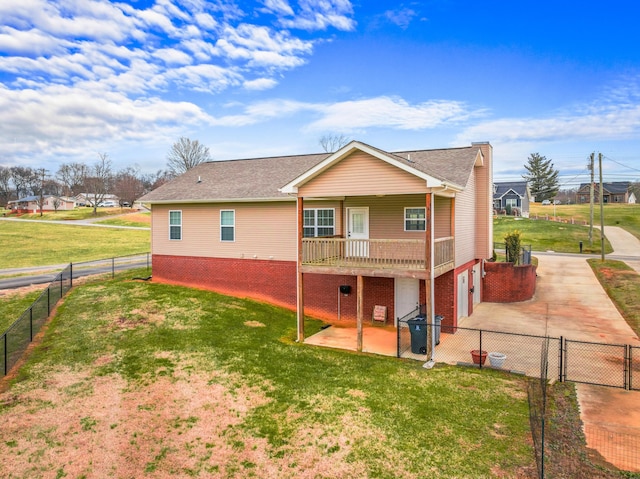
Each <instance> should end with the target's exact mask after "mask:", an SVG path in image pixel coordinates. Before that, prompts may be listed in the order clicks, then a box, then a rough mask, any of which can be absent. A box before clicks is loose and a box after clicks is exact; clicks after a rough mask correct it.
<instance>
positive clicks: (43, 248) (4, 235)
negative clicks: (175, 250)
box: [0, 221, 151, 268]
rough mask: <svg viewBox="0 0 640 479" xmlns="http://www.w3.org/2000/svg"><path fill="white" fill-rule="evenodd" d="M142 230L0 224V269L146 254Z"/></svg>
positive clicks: (146, 241)
mask: <svg viewBox="0 0 640 479" xmlns="http://www.w3.org/2000/svg"><path fill="white" fill-rule="evenodd" d="M150 242H151V239H150V233H149V231H144V230H128V229H116V228H99V227H95V226H76V225H69V226H67V225H55V224H47V223H44V224H39V223H34V222H24V223H22V222H19V221H0V244H2V245H3V251H2V252H0V254H1V255H2V260H1V261H0V265H2V266H1V267H2V268H20V267H27V266H42V265H52V264H64V263H70V262H73V263H77V262H82V261H90V260H95V259H102V258H110V257H115V256H125V255H128V254H134V253H141V252H147V251H149V249H150Z"/></svg>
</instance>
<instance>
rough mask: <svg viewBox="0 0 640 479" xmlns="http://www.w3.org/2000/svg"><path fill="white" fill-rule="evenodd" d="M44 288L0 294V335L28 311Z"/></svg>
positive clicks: (43, 286)
mask: <svg viewBox="0 0 640 479" xmlns="http://www.w3.org/2000/svg"><path fill="white" fill-rule="evenodd" d="M46 287H47V285H42V286H41V287H39V288H33V289H32V290H29V291H23V290H19V291H11V290H9V291H3V292H0V333H4V332H5V331H6V330H7V328H8V327H9V326H11V324H12V323H13V322H14V321H15V320H16V319H18V318H19V317H20V315H21V314H22V313H24V312H25V311H26V310H27V309H28V308H29V306H31V304H32V303H33V302H34V301H35V300H36V299H38V297H39V296H40V295H41V294H42V291H44V290H45V289H46Z"/></svg>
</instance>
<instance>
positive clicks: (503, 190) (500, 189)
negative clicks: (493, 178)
mask: <svg viewBox="0 0 640 479" xmlns="http://www.w3.org/2000/svg"><path fill="white" fill-rule="evenodd" d="M493 186H494V192H493V198H494V199H498V198H502V197H503V196H504V195H506V194H507V193H509V191H513V192H514V193H515V194H517V195H518V196H520V198H524V197H525V196H527V197H530V196H531V195H529V194H528V193H529V189H528V187H527V182H526V181H503V182H494V183H493Z"/></svg>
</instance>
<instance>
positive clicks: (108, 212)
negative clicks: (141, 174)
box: [14, 206, 134, 221]
mask: <svg viewBox="0 0 640 479" xmlns="http://www.w3.org/2000/svg"><path fill="white" fill-rule="evenodd" d="M132 211H134V210H132V209H131V208H97V211H96V214H93V208H86V207H82V206H80V207H77V208H74V209H73V210H59V211H44V212H43V213H42V216H40V213H32V214H28V215H21V216H17V218H20V219H25V220H48V221H50V220H56V221H66V220H86V219H91V218H96V217H103V216H113V215H119V214H123V213H131V212H132ZM14 217H15V216H14Z"/></svg>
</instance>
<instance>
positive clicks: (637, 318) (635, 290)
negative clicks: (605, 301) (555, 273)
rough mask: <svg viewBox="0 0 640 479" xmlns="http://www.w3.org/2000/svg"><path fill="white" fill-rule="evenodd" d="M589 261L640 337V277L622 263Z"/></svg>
mask: <svg viewBox="0 0 640 479" xmlns="http://www.w3.org/2000/svg"><path fill="white" fill-rule="evenodd" d="M587 261H588V262H589V265H591V269H593V271H594V273H595V275H596V277H597V278H598V281H600V284H601V285H602V287H603V288H604V290H605V291H606V292H607V294H608V295H609V297H610V298H611V300H612V301H613V303H614V304H615V305H616V308H618V311H620V314H622V316H623V317H624V319H625V321H626V322H627V324H628V325H629V326H630V327H631V329H633V331H634V332H635V333H636V335H638V336H640V301H638V298H640V275H639V274H638V273H637V272H636V271H635V270H634V269H632V268H630V267H629V266H627V265H626V264H625V263H623V262H622V261H613V260H606V261H604V262H603V261H601V260H599V259H589V260H587Z"/></svg>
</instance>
